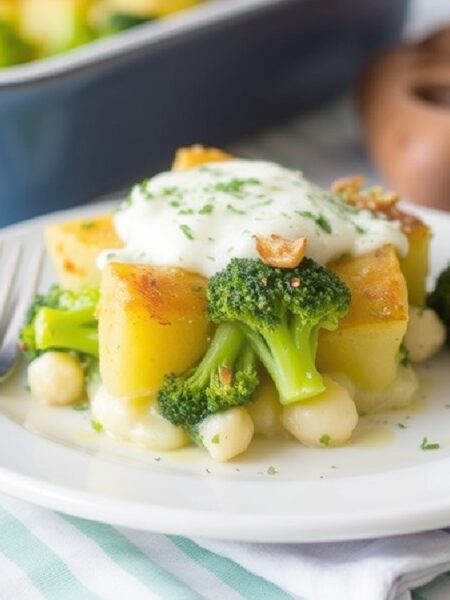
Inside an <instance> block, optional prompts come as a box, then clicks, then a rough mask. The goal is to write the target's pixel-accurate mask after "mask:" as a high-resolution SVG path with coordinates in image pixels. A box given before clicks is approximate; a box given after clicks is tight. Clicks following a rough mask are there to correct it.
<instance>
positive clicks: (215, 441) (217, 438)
mask: <svg viewBox="0 0 450 600" xmlns="http://www.w3.org/2000/svg"><path fill="white" fill-rule="evenodd" d="M211 444H220V435H219V434H218V433H216V435H213V436H212V438H211Z"/></svg>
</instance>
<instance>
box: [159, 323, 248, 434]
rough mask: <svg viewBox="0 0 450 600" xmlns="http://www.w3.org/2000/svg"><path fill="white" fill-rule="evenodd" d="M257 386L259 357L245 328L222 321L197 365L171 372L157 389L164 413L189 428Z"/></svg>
mask: <svg viewBox="0 0 450 600" xmlns="http://www.w3.org/2000/svg"><path fill="white" fill-rule="evenodd" d="M257 386H258V374H257V371H256V357H255V354H254V352H253V350H252V349H251V347H250V345H249V344H248V342H247V341H246V339H245V335H244V334H243V332H242V331H241V330H240V329H239V328H238V327H236V326H235V325H232V324H230V323H224V324H221V325H219V327H218V328H217V329H216V332H215V334H214V337H213V339H212V341H211V344H210V346H209V348H208V350H207V351H206V354H205V355H204V357H203V359H202V360H201V362H200V363H199V364H198V366H197V367H195V368H194V369H192V370H191V371H190V372H188V373H187V374H185V375H181V376H177V375H168V376H166V378H165V379H164V382H163V385H162V387H161V389H160V390H159V393H158V401H159V407H160V411H161V414H162V415H163V416H164V417H165V418H166V419H168V420H169V421H171V422H172V423H173V424H174V425H183V426H185V427H186V428H187V430H188V431H193V429H192V428H195V426H196V425H197V424H198V423H199V422H200V421H202V420H203V419H204V418H205V417H207V416H208V415H210V414H214V413H216V412H219V411H222V410H226V409H227V408H231V407H233V406H241V405H243V404H246V403H247V402H248V401H249V400H250V399H251V397H252V395H253V392H254V391H255V389H256V387H257Z"/></svg>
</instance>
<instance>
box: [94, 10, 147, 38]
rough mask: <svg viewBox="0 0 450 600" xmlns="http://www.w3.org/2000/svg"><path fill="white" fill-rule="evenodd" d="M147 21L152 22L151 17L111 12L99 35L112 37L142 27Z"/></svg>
mask: <svg viewBox="0 0 450 600" xmlns="http://www.w3.org/2000/svg"><path fill="white" fill-rule="evenodd" d="M149 21H152V18H151V17H145V16H141V15H136V14H132V13H126V12H113V13H111V14H110V15H109V16H108V18H107V20H106V23H105V25H104V27H103V29H102V30H101V31H100V34H101V35H105V36H106V35H114V34H116V33H120V32H122V31H126V30H127V29H131V28H132V27H137V26H138V25H143V24H144V23H148V22H149Z"/></svg>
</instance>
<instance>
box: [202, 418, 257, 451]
mask: <svg viewBox="0 0 450 600" xmlns="http://www.w3.org/2000/svg"><path fill="white" fill-rule="evenodd" d="M254 430H255V427H254V425H253V421H252V419H251V418H250V415H249V414H248V412H247V410H246V409H245V408H243V407H237V408H230V409H228V410H226V411H224V412H220V413H216V414H214V415H210V416H209V417H206V419H204V420H203V421H202V422H201V423H200V425H199V435H200V436H201V439H202V441H203V445H204V446H205V448H206V449H207V450H208V452H209V454H210V455H211V458H213V459H214V460H216V461H218V462H226V461H227V460H231V459H232V458H234V457H235V456H238V454H241V453H242V452H244V451H245V450H247V448H248V447H249V445H250V442H251V441H252V438H253V433H254Z"/></svg>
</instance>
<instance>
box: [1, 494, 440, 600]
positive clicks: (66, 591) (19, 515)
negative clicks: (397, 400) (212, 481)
mask: <svg viewBox="0 0 450 600" xmlns="http://www.w3.org/2000/svg"><path fill="white" fill-rule="evenodd" d="M203 546H209V547H212V548H214V550H216V552H213V551H211V549H207V548H205V547H203ZM224 554H225V555H226V556H225V555H224ZM230 556H233V557H234V558H235V560H232V559H231V558H229V557H230ZM432 560H434V561H438V562H439V560H443V561H444V562H445V560H446V561H447V565H448V564H450V534H448V533H445V532H434V533H431V534H421V535H417V536H402V537H400V538H391V539H390V540H381V541H376V540H375V541H367V542H356V543H343V544H329V545H328V544H325V545H323V544H317V545H313V544H307V545H305V546H299V545H294V546H288V545H280V544H277V545H276V546H274V547H273V548H272V547H271V546H261V545H252V544H233V543H229V542H227V543H226V542H223V543H222V542H210V541H208V542H206V541H200V542H194V541H192V540H188V539H186V538H182V537H177V536H165V535H159V534H152V533H146V532H138V531H131V530H127V529H123V528H116V527H111V526H110V525H104V524H101V523H96V522H92V521H85V520H83V519H77V518H75V517H70V516H67V515H62V514H58V513H55V512H52V511H50V510H46V509H43V508H40V507H37V506H33V505H32V504H28V503H26V502H22V501H19V500H15V499H12V498H9V497H7V496H4V495H0V599H1V600H44V599H45V600H100V599H102V600H153V599H157V598H158V599H163V600H201V599H205V600H294V599H296V600H448V599H449V598H450V575H449V574H444V575H442V576H441V577H439V578H438V579H435V580H434V581H433V583H432V584H429V585H427V586H426V587H422V588H421V589H420V590H416V591H415V592H413V593H412V596H411V595H410V593H409V592H406V591H405V590H404V589H403V587H404V586H403V585H402V581H401V580H398V579H397V578H396V575H397V574H398V573H399V572H403V573H405V571H406V570H407V567H408V568H409V569H411V568H412V569H413V572H412V573H410V575H411V576H412V577H413V579H414V581H415V582H416V583H417V582H418V581H420V577H418V576H417V575H418V570H420V573H421V574H425V576H426V577H427V578H430V577H433V575H435V574H436V573H438V572H440V571H439V570H438V571H435V572H433V570H430V569H425V570H422V569H423V567H424V565H425V564H426V563H427V562H428V565H430V564H431V562H432ZM242 561H243V562H244V564H245V566H246V567H247V568H244V567H243V566H241V564H239V563H240V562H242ZM444 562H441V563H440V564H439V566H440V569H442V565H443V564H444ZM419 565H420V566H419ZM447 568H448V567H447ZM261 571H262V572H263V573H264V575H265V576H264V577H262V576H260V575H258V572H259V573H260V574H261ZM271 579H273V580H274V581H276V583H274V582H273V581H271ZM408 581H410V579H409V578H406V579H405V578H404V579H403V582H404V583H405V585H406V584H407V583H408ZM397 584H400V585H397ZM397 591H399V592H400V593H399V594H397Z"/></svg>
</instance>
